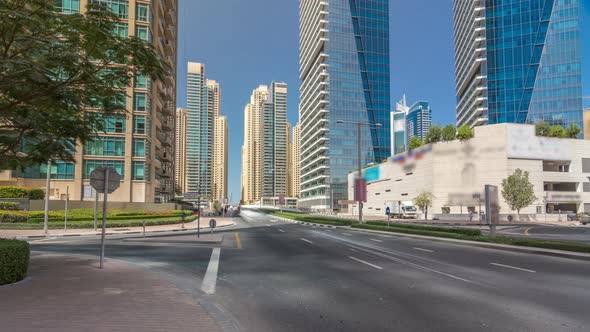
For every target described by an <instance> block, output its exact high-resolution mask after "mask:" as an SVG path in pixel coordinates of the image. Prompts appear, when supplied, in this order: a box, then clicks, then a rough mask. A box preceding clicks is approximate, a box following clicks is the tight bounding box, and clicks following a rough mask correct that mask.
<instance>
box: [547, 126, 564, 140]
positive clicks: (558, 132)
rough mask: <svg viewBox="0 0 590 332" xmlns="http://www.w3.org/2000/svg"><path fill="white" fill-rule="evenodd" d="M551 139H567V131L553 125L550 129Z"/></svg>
mask: <svg viewBox="0 0 590 332" xmlns="http://www.w3.org/2000/svg"><path fill="white" fill-rule="evenodd" d="M549 137H556V138H561V137H565V130H564V129H563V127H562V126H560V125H553V126H551V128H550V129H549Z"/></svg>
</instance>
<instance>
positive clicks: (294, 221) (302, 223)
mask: <svg viewBox="0 0 590 332" xmlns="http://www.w3.org/2000/svg"><path fill="white" fill-rule="evenodd" d="M273 217H275V218H278V219H281V220H283V221H286V222H290V223H293V224H299V225H305V226H314V227H324V228H332V229H339V228H347V227H348V226H334V225H325V224H316V223H310V222H305V221H297V220H292V219H287V218H283V217H277V216H273Z"/></svg>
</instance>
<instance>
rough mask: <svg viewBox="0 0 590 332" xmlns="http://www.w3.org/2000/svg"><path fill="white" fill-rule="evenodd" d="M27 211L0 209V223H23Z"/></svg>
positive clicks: (25, 220) (25, 219)
mask: <svg viewBox="0 0 590 332" xmlns="http://www.w3.org/2000/svg"><path fill="white" fill-rule="evenodd" d="M25 222H27V213H26V212H24V211H0V223H25Z"/></svg>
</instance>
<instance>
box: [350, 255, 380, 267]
mask: <svg viewBox="0 0 590 332" xmlns="http://www.w3.org/2000/svg"><path fill="white" fill-rule="evenodd" d="M348 258H350V259H354V260H355V261H357V262H359V263H363V264H366V265H369V266H370V267H374V268H376V269H379V270H383V268H382V267H381V266H377V265H375V264H371V263H369V262H365V261H364V260H362V259H358V258H355V257H352V256H348Z"/></svg>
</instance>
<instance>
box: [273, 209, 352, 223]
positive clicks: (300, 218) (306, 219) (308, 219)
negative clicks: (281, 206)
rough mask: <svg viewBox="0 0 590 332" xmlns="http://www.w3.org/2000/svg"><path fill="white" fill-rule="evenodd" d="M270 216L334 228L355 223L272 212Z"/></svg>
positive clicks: (348, 220) (350, 220)
mask: <svg viewBox="0 0 590 332" xmlns="http://www.w3.org/2000/svg"><path fill="white" fill-rule="evenodd" d="M270 214H271V215H273V216H277V217H283V218H287V219H292V220H297V221H303V222H309V223H317V224H326V225H335V226H348V225H352V224H353V223H354V222H355V220H352V219H340V218H330V217H321V216H314V215H310V214H302V213H293V212H280V211H273V212H271V213H270Z"/></svg>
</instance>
